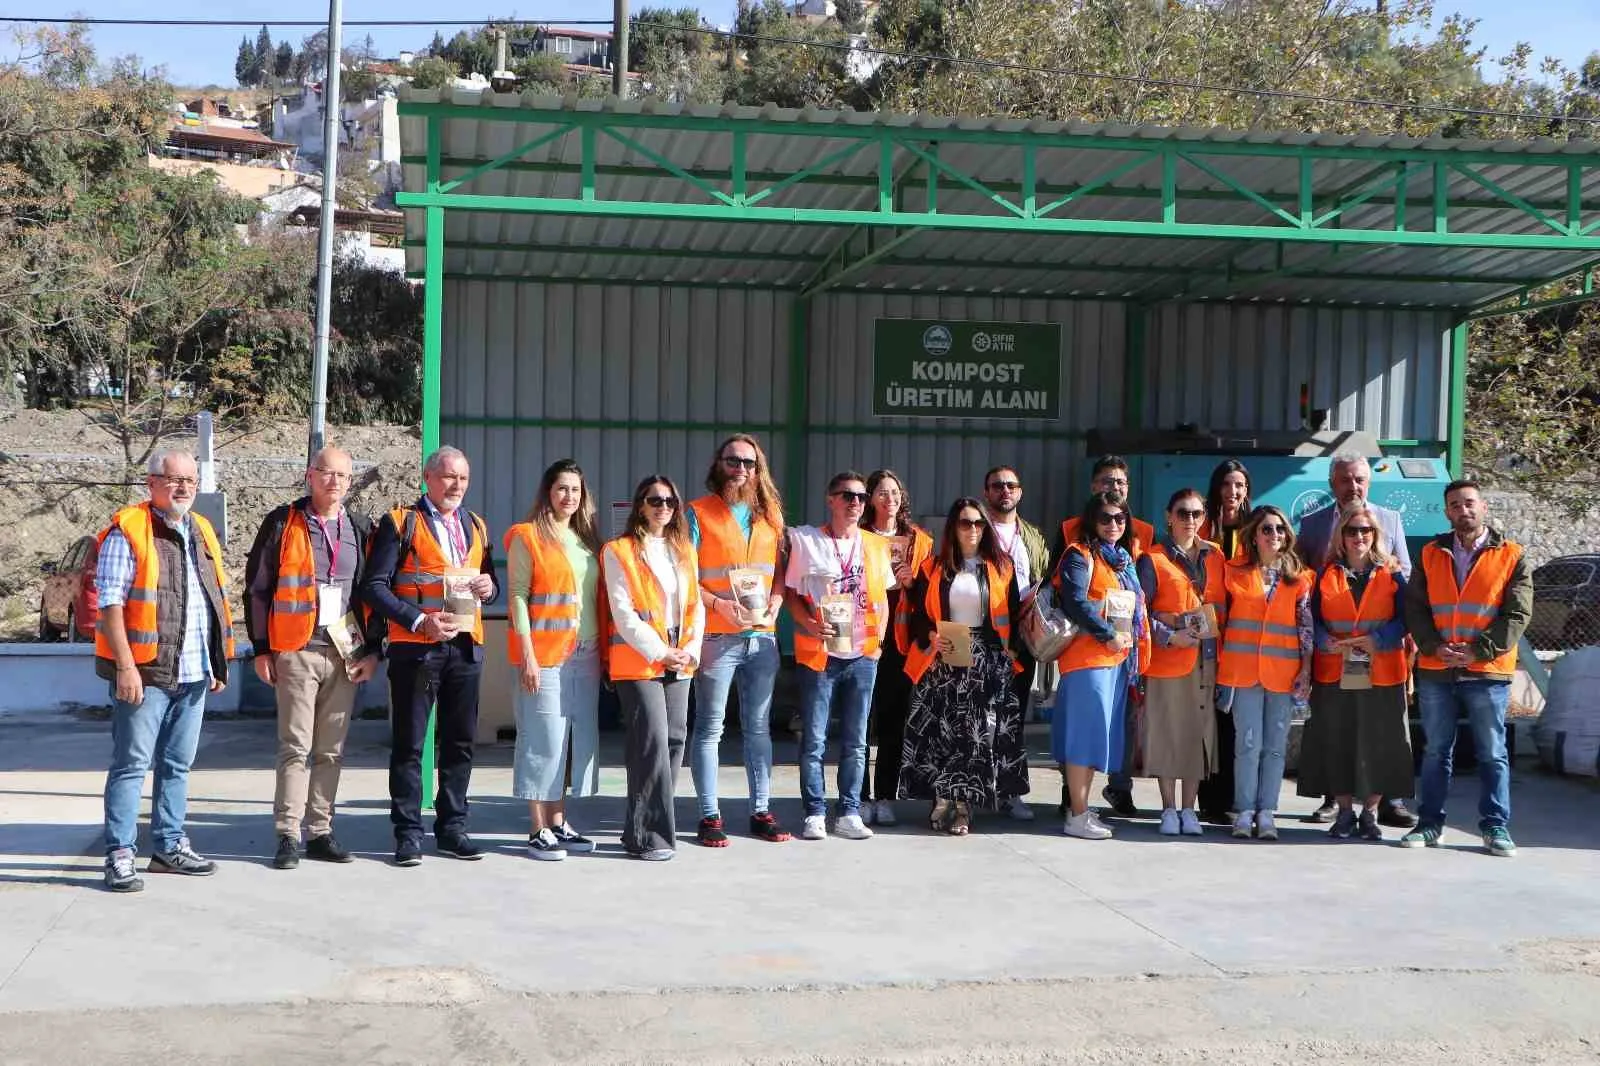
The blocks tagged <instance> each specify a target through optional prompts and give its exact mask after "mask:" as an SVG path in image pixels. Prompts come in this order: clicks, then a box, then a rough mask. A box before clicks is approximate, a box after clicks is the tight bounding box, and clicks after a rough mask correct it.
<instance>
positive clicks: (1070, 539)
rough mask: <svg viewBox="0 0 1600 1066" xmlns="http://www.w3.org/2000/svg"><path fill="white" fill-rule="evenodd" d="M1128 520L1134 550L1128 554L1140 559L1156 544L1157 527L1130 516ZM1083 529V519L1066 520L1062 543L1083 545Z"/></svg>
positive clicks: (1063, 522)
mask: <svg viewBox="0 0 1600 1066" xmlns="http://www.w3.org/2000/svg"><path fill="white" fill-rule="evenodd" d="M1128 518H1129V519H1130V520H1131V524H1132V526H1133V548H1132V550H1131V551H1129V552H1128V554H1129V555H1131V556H1133V557H1134V559H1138V558H1139V556H1141V555H1143V554H1144V553H1145V552H1146V551H1148V550H1149V549H1150V545H1152V544H1154V543H1155V542H1156V527H1155V526H1152V525H1151V524H1150V523H1149V522H1146V521H1145V520H1144V519H1142V518H1134V517H1133V516H1132V515H1129V516H1128ZM1082 528H1083V519H1081V518H1068V519H1065V520H1064V521H1062V523H1061V542H1062V543H1063V544H1066V545H1067V546H1068V547H1071V546H1072V545H1074V544H1079V543H1081V542H1080V541H1079V539H1078V531H1079V530H1080V529H1082Z"/></svg>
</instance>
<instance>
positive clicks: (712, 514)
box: [687, 433, 789, 848]
mask: <svg viewBox="0 0 1600 1066" xmlns="http://www.w3.org/2000/svg"><path fill="white" fill-rule="evenodd" d="M706 490H707V494H706V495H704V496H701V497H699V498H698V499H696V500H694V501H692V502H691V503H690V504H689V508H688V512H687V518H688V523H689V537H690V539H691V540H692V541H693V543H694V547H695V551H696V552H697V553H698V559H699V564H700V589H701V593H702V595H703V596H704V598H705V604H706V637H705V644H704V649H703V651H702V658H701V666H700V680H699V683H698V684H696V685H695V693H696V696H695V699H696V704H695V722H694V736H693V738H692V739H691V742H690V757H689V766H690V770H691V772H692V773H693V775H694V788H695V793H696V794H697V795H698V796H699V799H700V826H699V829H698V832H697V834H696V837H697V839H698V840H699V841H700V843H701V844H703V845H705V846H706V847H710V848H721V847H726V846H727V844H728V835H727V832H726V831H725V830H724V828H723V821H722V810H721V807H720V806H719V805H718V802H717V767H718V764H719V758H718V754H719V746H720V744H721V742H722V728H723V723H724V721H725V720H726V717H727V710H728V693H729V691H730V690H731V689H732V688H733V687H734V686H736V685H737V686H738V689H739V720H740V728H741V732H742V733H743V736H744V766H745V776H746V779H747V781H748V784H749V787H750V833H751V835H752V836H754V837H757V838H758V839H761V840H769V841H774V842H779V841H784V840H788V839H789V834H788V832H787V831H785V830H784V828H783V827H782V826H781V825H779V824H778V820H777V818H776V817H774V816H773V814H772V811H771V810H770V809H769V802H770V795H769V789H770V785H771V780H772V728H771V719H772V688H773V684H774V682H776V680H777V677H778V665H779V656H778V636H777V628H776V626H777V620H778V612H779V611H780V610H782V608H783V586H782V584H781V582H780V581H779V575H778V555H779V551H780V546H781V545H782V543H783V534H784V524H783V501H782V499H781V498H780V497H779V496H778V489H777V486H776V485H774V484H773V483H772V474H771V472H770V471H769V469H768V466H767V457H766V454H765V453H764V452H763V451H762V450H761V446H760V445H759V444H757V443H756V440H755V438H754V437H752V436H750V435H749V434H746V433H736V434H734V435H733V436H731V437H729V438H728V439H727V440H725V441H723V442H722V443H721V444H720V445H719V446H718V447H717V452H716V455H715V456H714V457H713V458H712V460H711V469H710V471H708V472H707V474H706Z"/></svg>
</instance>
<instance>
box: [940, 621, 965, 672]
mask: <svg viewBox="0 0 1600 1066" xmlns="http://www.w3.org/2000/svg"><path fill="white" fill-rule="evenodd" d="M939 635H940V636H941V637H943V638H945V639H946V640H948V641H949V642H950V643H951V644H953V645H955V647H954V649H953V650H951V651H949V652H946V653H945V654H944V655H943V656H941V658H942V659H944V661H945V663H947V664H948V665H950V666H971V665H972V630H971V629H970V628H968V627H967V626H964V625H962V624H961V623H960V622H940V623H939Z"/></svg>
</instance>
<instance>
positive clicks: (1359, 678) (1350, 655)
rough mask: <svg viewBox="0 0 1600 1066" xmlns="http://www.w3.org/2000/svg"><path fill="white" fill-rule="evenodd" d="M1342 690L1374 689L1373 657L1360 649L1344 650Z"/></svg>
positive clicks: (1341, 675)
mask: <svg viewBox="0 0 1600 1066" xmlns="http://www.w3.org/2000/svg"><path fill="white" fill-rule="evenodd" d="M1339 687H1340V688H1342V689H1369V688H1371V687H1372V656H1370V655H1368V654H1367V653H1366V652H1364V651H1362V650H1361V649H1360V648H1345V649H1344V666H1343V668H1342V669H1340V671H1339Z"/></svg>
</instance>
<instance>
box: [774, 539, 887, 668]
mask: <svg viewBox="0 0 1600 1066" xmlns="http://www.w3.org/2000/svg"><path fill="white" fill-rule="evenodd" d="M822 535H823V536H825V537H826V536H830V535H831V534H830V533H829V532H828V531H827V530H825V529H824V530H822ZM889 569H890V557H889V542H888V540H886V539H884V538H883V537H880V536H879V535H878V534H876V533H870V532H868V531H867V530H864V529H863V530H862V531H861V573H862V579H863V580H864V581H865V582H866V585H867V609H866V618H865V625H866V637H865V639H864V641H863V643H862V647H861V654H862V655H866V656H873V655H876V654H877V653H878V649H879V648H880V647H881V646H882V643H881V640H880V638H879V636H878V612H879V611H880V610H883V611H886V610H888V609H889V580H888V577H887V575H888V573H889ZM818 607H819V605H818V604H811V608H812V610H816V609H818ZM794 661H795V662H797V663H799V664H800V665H801V666H805V667H809V668H810V669H812V670H815V671H816V672H818V673H821V672H822V671H823V670H826V669H827V668H828V649H827V648H826V647H825V646H824V645H823V643H822V640H821V639H820V638H819V637H814V636H812V635H811V634H809V633H807V632H805V631H804V630H802V629H801V628H800V627H799V626H796V627H795V631H794Z"/></svg>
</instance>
